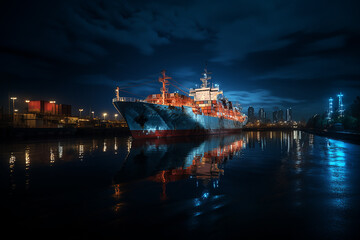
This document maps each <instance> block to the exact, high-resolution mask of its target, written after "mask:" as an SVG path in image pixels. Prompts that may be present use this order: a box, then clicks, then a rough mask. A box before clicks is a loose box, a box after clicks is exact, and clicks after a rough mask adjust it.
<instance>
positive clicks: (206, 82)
mask: <svg viewBox="0 0 360 240" xmlns="http://www.w3.org/2000/svg"><path fill="white" fill-rule="evenodd" d="M209 74H211V72H208V71H207V64H206V65H205V69H204V72H203V75H204V77H203V78H200V80H201V81H202V82H203V84H202V85H201V87H203V88H207V87H208V80H210V79H211V77H210V76H209Z"/></svg>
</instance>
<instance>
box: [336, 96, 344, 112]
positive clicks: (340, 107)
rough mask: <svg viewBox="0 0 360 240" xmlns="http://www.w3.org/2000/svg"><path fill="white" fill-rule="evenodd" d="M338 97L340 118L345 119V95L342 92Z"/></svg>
mask: <svg viewBox="0 0 360 240" xmlns="http://www.w3.org/2000/svg"><path fill="white" fill-rule="evenodd" d="M337 96H338V98H339V108H338V111H339V115H340V117H343V116H344V105H343V101H342V98H343V96H344V95H343V94H342V93H341V92H340V93H339V94H338V95H337Z"/></svg>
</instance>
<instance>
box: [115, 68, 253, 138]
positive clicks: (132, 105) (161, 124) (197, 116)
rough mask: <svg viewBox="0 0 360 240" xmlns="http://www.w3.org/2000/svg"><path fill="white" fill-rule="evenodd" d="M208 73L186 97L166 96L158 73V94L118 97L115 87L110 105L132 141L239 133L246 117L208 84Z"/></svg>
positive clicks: (166, 80)
mask: <svg viewBox="0 0 360 240" xmlns="http://www.w3.org/2000/svg"><path fill="white" fill-rule="evenodd" d="M210 74H211V73H209V72H208V71H207V68H205V70H204V73H203V77H202V78H200V80H201V81H202V85H201V87H200V88H196V89H190V90H189V93H186V92H184V91H183V90H181V89H179V90H181V91H183V92H184V93H185V94H188V95H189V96H186V95H183V94H179V93H169V91H168V87H167V86H168V85H169V83H170V79H172V78H171V77H169V76H166V72H165V70H163V71H162V72H161V76H160V77H159V82H161V83H162V88H161V89H160V91H161V94H151V95H149V96H148V97H147V98H146V99H145V100H140V99H134V98H127V97H120V96H119V90H120V89H119V88H117V89H116V98H115V99H113V104H114V106H115V108H116V109H117V110H118V111H119V113H120V114H121V115H122V116H123V117H124V119H125V121H126V122H127V124H128V126H129V128H130V131H131V133H132V135H133V137H135V138H150V137H169V136H184V135H200V134H214V133H224V132H233V131H237V130H241V129H242V127H243V126H244V125H245V124H246V122H247V116H246V115H245V114H243V113H241V109H240V107H239V106H234V105H233V104H232V102H231V101H228V100H227V99H226V98H225V97H224V96H223V92H222V91H221V90H220V89H219V87H218V85H215V87H214V86H213V85H212V84H210V83H209V80H211V77H210V76H209V75H210Z"/></svg>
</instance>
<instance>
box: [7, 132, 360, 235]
mask: <svg viewBox="0 0 360 240" xmlns="http://www.w3.org/2000/svg"><path fill="white" fill-rule="evenodd" d="M0 146H1V147H0V159H1V162H0V177H1V201H2V203H1V208H2V212H1V215H2V220H5V221H2V224H1V227H2V228H3V229H4V230H7V231H9V233H10V235H9V236H12V235H13V236H15V235H16V234H20V233H21V234H27V235H25V236H37V237H44V238H45V237H46V238H47V239H51V238H53V237H59V236H60V237H64V238H67V239H68V238H71V237H73V238H80V237H90V236H91V237H97V236H98V237H114V238H115V237H122V236H125V235H126V234H129V233H131V234H133V236H136V235H144V234H145V236H147V237H150V236H155V237H160V238H175V239H176V238H193V239H195V238H196V239H199V238H204V237H206V238H211V239H214V238H234V237H238V238H239V237H250V238H256V237H260V236H275V237H278V238H284V239H285V238H286V239H289V238H317V239H318V238H320V239H323V238H330V239H345V238H354V239H355V238H359V236H360V235H359V230H360V229H359V226H360V145H355V144H351V143H347V142H343V141H338V140H332V139H327V138H324V137H319V136H315V135H312V134H307V133H304V132H301V131H284V132H281V131H276V132H243V133H241V134H238V135H226V136H210V137H207V138H188V139H187V138H172V139H155V140H148V141H136V140H133V139H132V138H131V137H127V136H124V137H113V138H94V139H89V138H74V139H61V140H39V141H33V142H30V141H26V142H17V143H2V144H1V145H0Z"/></svg>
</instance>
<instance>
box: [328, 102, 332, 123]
mask: <svg viewBox="0 0 360 240" xmlns="http://www.w3.org/2000/svg"><path fill="white" fill-rule="evenodd" d="M332 114H333V98H332V97H330V98H329V111H328V119H331V116H332Z"/></svg>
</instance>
